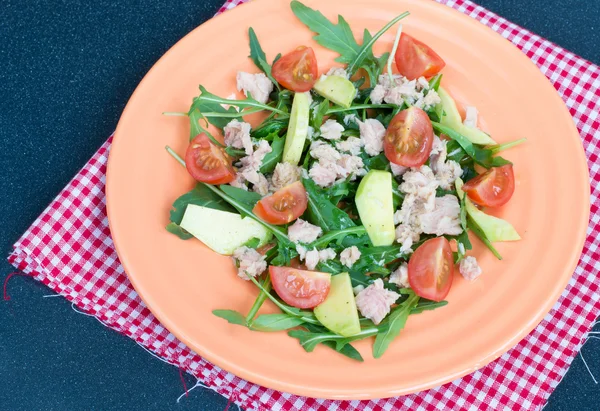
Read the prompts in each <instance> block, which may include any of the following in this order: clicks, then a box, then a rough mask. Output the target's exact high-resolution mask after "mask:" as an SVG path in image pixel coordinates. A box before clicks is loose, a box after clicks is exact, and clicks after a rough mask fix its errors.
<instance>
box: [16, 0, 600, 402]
mask: <svg viewBox="0 0 600 411" xmlns="http://www.w3.org/2000/svg"><path fill="white" fill-rule="evenodd" d="M244 1H246V0H228V1H227V2H226V3H225V4H224V5H223V7H221V9H220V10H219V13H220V12H223V11H225V10H228V9H231V8H233V7H235V6H236V5H238V4H240V3H242V2H244ZM437 1H439V2H440V3H443V4H446V5H447V6H449V7H452V8H455V9H458V10H459V11H461V12H463V13H465V14H467V15H469V16H471V17H473V18H475V19H477V20H479V21H481V22H482V23H483V24H485V25H487V26H489V27H491V28H492V29H493V30H495V31H497V32H498V33H500V34H501V35H502V36H504V37H505V38H507V39H509V40H510V41H512V42H513V43H514V44H515V45H516V46H517V47H519V48H520V49H521V50H522V51H523V52H524V53H525V54H526V55H527V56H528V57H529V58H530V59H531V60H532V61H533V62H534V63H535V64H537V66H538V67H539V68H540V70H541V71H542V72H543V73H544V74H545V75H546V77H548V78H549V79H550V81H551V82H552V84H553V85H554V87H555V88H556V89H557V90H558V92H559V93H560V95H561V96H562V98H563V100H564V101H565V103H566V105H567V106H568V108H569V111H570V113H571V115H572V116H573V118H574V120H575V123H576V125H577V128H578V129H579V132H580V134H581V138H582V140H583V146H584V148H585V152H586V155H587V159H588V166H589V168H590V180H591V187H592V188H591V195H592V197H591V203H592V204H591V216H590V224H589V227H588V231H587V234H588V237H587V240H586V241H585V245H584V248H583V254H582V256H581V259H580V260H579V265H578V266H577V268H576V270H575V273H574V274H573V277H572V278H571V280H570V281H569V284H568V286H567V288H566V289H565V291H564V292H563V293H562V296H561V297H560V300H559V301H558V302H557V303H556V304H555V305H554V307H553V308H552V311H550V313H548V314H547V315H546V317H545V318H544V320H543V321H542V322H541V323H540V324H539V325H538V326H537V328H536V329H535V330H533V331H532V332H531V333H530V334H529V335H528V336H527V337H526V338H524V339H523V340H522V341H521V342H520V343H519V344H518V345H517V346H516V347H515V348H513V349H512V350H510V351H509V352H507V353H506V354H504V355H503V356H501V357H500V358H499V359H497V360H496V361H494V362H492V363H491V364H489V365H487V366H486V367H484V368H482V369H480V370H479V371H477V372H475V373H473V374H470V375H468V376H466V377H463V378H461V379H458V380H456V381H453V382H451V383H448V384H446V385H443V386H440V387H437V388H433V389H430V390H428V391H423V392H420V393H417V394H413V395H407V396H403V397H397V398H390V399H381V400H372V401H330V400H321V399H313V398H303V397H298V396H295V395H291V394H287V393H282V392H278V391H274V390H271V389H267V388H264V387H261V386H258V385H256V384H252V383H250V382H247V381H244V380H242V379H240V378H238V377H236V376H234V375H232V374H230V373H228V372H226V371H224V370H222V369H220V368H219V367H217V366H215V365H213V364H211V363H209V362H207V361H206V360H204V359H203V358H201V357H200V356H198V355H197V354H195V353H194V352H192V351H191V350H190V349H189V348H188V347H186V346H185V345H184V344H183V343H181V342H180V341H178V340H177V339H176V338H175V336H174V335H173V334H171V333H170V332H169V331H168V330H166V329H165V328H164V327H163V326H162V325H161V324H160V323H159V322H158V320H157V319H156V318H154V316H153V315H152V313H151V312H150V311H149V310H148V308H146V306H145V305H144V303H143V302H142V300H141V299H140V297H139V296H138V295H137V293H136V292H135V290H134V289H133V287H132V286H131V284H130V282H129V280H128V279H127V276H126V275H125V272H124V271H123V267H122V266H121V264H120V263H119V260H118V257H117V254H116V252H115V249H114V246H113V242H112V239H111V237H110V231H109V229H108V220H107V217H106V203H105V197H104V184H105V172H106V162H107V157H108V151H109V149H110V145H111V140H112V138H109V139H108V141H107V142H106V143H104V144H103V145H102V147H100V149H99V150H98V152H97V153H96V154H95V155H94V156H93V157H92V159H91V160H90V161H89V162H88V163H87V164H86V165H85V167H84V168H83V169H82V170H81V171H80V172H79V173H78V174H77V175H76V176H75V178H74V179H73V180H72V181H71V182H70V183H69V184H68V185H67V186H66V187H65V188H64V190H63V191H62V192H61V193H60V194H59V195H58V197H56V199H55V200H54V201H53V202H52V203H51V204H50V205H49V206H48V208H47V209H46V210H45V211H44V212H43V213H42V215H40V216H39V217H38V219H37V220H36V221H35V222H34V223H33V225H32V226H31V227H30V228H29V230H27V232H26V233H25V234H24V235H23V236H22V237H21V239H20V240H19V241H18V242H17V243H16V244H15V245H14V251H13V252H12V253H11V255H10V256H9V261H10V262H11V263H12V264H13V265H14V266H15V267H17V268H18V269H19V270H21V271H23V272H25V273H28V274H30V275H32V276H34V277H35V278H36V279H37V280H39V281H42V282H43V283H44V284H46V285H47V286H49V287H50V288H52V289H53V290H54V291H56V292H57V293H59V294H61V295H63V296H65V297H66V298H67V299H69V300H70V301H72V302H73V303H75V304H76V305H77V306H78V307H79V308H81V309H83V310H85V311H87V312H88V313H91V314H93V315H94V316H96V317H97V318H98V319H99V320H100V321H102V322H103V323H104V324H106V325H107V326H109V327H111V328H113V329H115V330H116V331H118V332H120V333H122V334H125V335H127V336H129V337H130V338H133V339H134V340H135V341H137V342H138V343H140V344H142V345H143V346H144V347H146V348H148V349H149V350H151V351H153V352H154V353H156V354H157V355H159V356H161V357H162V358H164V359H165V360H167V361H168V362H169V363H171V364H173V365H176V366H178V367H180V368H181V369H183V370H185V371H187V372H189V373H191V374H193V375H195V376H196V377H198V378H199V380H200V381H201V382H202V383H204V384H205V385H207V386H208V387H210V388H212V389H214V390H216V391H217V392H219V393H221V394H222V395H224V396H227V397H229V398H232V399H234V401H235V402H236V403H237V404H239V405H240V406H242V407H243V408H245V409H247V410H251V409H256V410H261V411H262V410H309V411H312V410H324V409H328V410H409V409H410V410H416V409H433V408H436V409H478V410H484V409H490V410H498V409H511V410H516V409H525V410H534V409H540V408H541V407H542V406H543V404H544V403H545V402H546V400H547V399H548V397H549V396H550V393H551V392H552V391H553V390H554V388H555V387H556V386H557V385H558V383H559V382H560V380H561V378H562V377H563V375H564V374H565V373H566V371H567V368H568V367H569V365H570V363H571V361H572V360H573V358H574V356H575V355H576V354H577V352H578V351H579V349H580V348H581V345H582V343H583V341H584V339H585V337H586V335H587V333H588V331H589V330H590V328H591V326H592V323H593V322H594V320H595V319H596V317H597V316H598V314H600V278H599V277H598V273H599V271H600V250H599V249H598V244H599V243H598V240H597V238H598V237H599V236H600V198H599V196H600V162H599V161H598V156H599V155H600V115H599V113H600V101H599V99H600V68H599V67H597V66H595V65H593V64H591V63H590V62H588V61H586V60H584V59H581V58H579V57H577V56H575V55H574V54H572V53H570V52H568V51H566V50H564V49H562V48H560V47H558V46H556V45H555V44H553V43H551V42H549V41H547V40H544V39H543V38H540V37H539V36H536V35H534V34H532V33H530V32H528V31H527V30H524V29H523V28H521V27H518V26H516V25H515V24H512V23H510V22H508V21H506V20H505V19H503V18H501V17H499V16H497V15H495V14H493V13H491V12H489V11H487V10H486V9H484V8H482V7H480V6H477V5H475V4H473V3H471V2H470V1H465V0H437Z"/></svg>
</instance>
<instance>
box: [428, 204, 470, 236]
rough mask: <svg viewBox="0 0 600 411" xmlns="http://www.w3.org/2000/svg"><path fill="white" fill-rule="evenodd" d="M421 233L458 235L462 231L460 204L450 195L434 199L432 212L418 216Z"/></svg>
mask: <svg viewBox="0 0 600 411" xmlns="http://www.w3.org/2000/svg"><path fill="white" fill-rule="evenodd" d="M419 222H420V226H421V231H422V232H424V233H425V234H435V235H437V236H440V235H459V234H460V233H462V231H463V229H462V227H461V225H460V204H459V203H458V198H457V197H456V196H453V195H452V194H447V195H445V196H443V197H436V199H435V208H434V209H433V211H429V212H425V213H422V214H420V215H419Z"/></svg>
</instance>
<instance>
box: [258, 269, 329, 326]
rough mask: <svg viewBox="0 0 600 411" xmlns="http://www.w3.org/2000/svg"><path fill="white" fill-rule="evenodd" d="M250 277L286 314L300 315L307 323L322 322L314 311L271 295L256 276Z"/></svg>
mask: <svg viewBox="0 0 600 411" xmlns="http://www.w3.org/2000/svg"><path fill="white" fill-rule="evenodd" d="M248 279H249V280H250V281H252V283H253V284H254V285H255V286H257V287H258V288H259V289H260V290H261V291H262V292H264V293H265V295H266V296H267V298H268V299H269V300H271V301H272V302H273V304H275V305H276V306H277V307H279V309H280V310H281V311H283V312H284V313H286V314H289V315H291V316H294V317H298V318H301V319H302V320H303V321H304V322H306V323H311V324H321V323H320V322H319V321H318V320H317V319H316V318H315V316H314V314H313V313H312V312H305V311H300V310H299V309H298V308H295V307H290V306H289V305H286V304H284V303H282V302H281V301H279V300H278V299H277V298H275V297H273V296H272V295H271V293H269V291H268V289H267V288H265V287H263V285H262V284H260V283H259V282H258V281H257V280H256V278H254V277H248Z"/></svg>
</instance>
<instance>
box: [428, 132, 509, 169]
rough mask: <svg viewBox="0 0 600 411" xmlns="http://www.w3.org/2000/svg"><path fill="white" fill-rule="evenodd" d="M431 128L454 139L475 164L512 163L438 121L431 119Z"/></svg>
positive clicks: (489, 165)
mask: <svg viewBox="0 0 600 411" xmlns="http://www.w3.org/2000/svg"><path fill="white" fill-rule="evenodd" d="M431 124H432V125H433V129H434V130H435V131H437V132H438V133H442V134H445V135H447V136H448V137H450V138H451V139H452V140H454V141H456V142H457V143H458V144H459V145H460V146H461V147H462V149H463V150H464V151H465V153H466V154H467V155H468V156H469V157H471V158H472V159H473V160H474V161H475V162H476V163H477V164H479V165H480V166H482V167H485V168H490V167H500V166H503V165H506V164H512V163H511V162H510V161H508V160H506V159H504V158H502V157H500V156H496V157H494V151H493V150H490V149H486V148H480V147H478V146H477V145H475V144H473V143H472V142H471V141H469V139H467V138H466V137H465V136H463V135H462V134H460V133H458V132H456V131H454V130H453V129H451V128H450V127H447V126H443V125H442V124H440V123H437V122H435V121H432V122H431Z"/></svg>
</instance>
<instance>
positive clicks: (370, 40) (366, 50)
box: [348, 11, 410, 73]
mask: <svg viewBox="0 0 600 411" xmlns="http://www.w3.org/2000/svg"><path fill="white" fill-rule="evenodd" d="M409 14H410V13H409V12H407V11H405V12H404V13H402V14H400V15H399V16H396V17H394V18H393V19H392V20H391V21H390V22H389V23H388V24H386V25H385V26H383V27H382V28H381V30H379V31H378V32H377V33H375V35H374V36H373V37H371V33H369V31H368V30H367V29H365V31H364V34H363V44H362V46H361V47H360V50H359V51H358V53H357V55H356V57H354V59H353V60H352V61H351V62H350V63H349V64H348V72H349V73H354V72H356V70H357V69H358V68H359V67H361V66H362V65H363V62H364V61H365V59H368V58H373V44H375V42H376V41H377V40H378V39H379V38H380V37H381V36H382V35H383V34H384V33H385V32H386V31H388V30H389V29H390V28H391V27H392V26H393V25H394V24H396V23H397V22H399V21H400V20H402V19H403V18H405V17H406V16H408V15H409Z"/></svg>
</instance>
